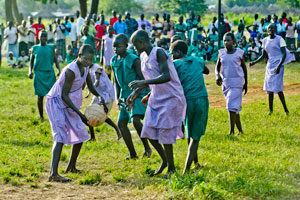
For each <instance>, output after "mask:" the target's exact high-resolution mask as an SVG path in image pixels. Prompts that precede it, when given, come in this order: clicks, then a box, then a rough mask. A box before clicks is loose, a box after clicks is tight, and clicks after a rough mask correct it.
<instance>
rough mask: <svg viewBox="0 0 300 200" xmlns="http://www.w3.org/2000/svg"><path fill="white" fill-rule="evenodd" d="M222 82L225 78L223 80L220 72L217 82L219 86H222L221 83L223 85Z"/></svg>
mask: <svg viewBox="0 0 300 200" xmlns="http://www.w3.org/2000/svg"><path fill="white" fill-rule="evenodd" d="M222 82H223V80H222V78H221V76H220V74H218V75H217V79H216V84H217V85H218V86H221V85H222Z"/></svg>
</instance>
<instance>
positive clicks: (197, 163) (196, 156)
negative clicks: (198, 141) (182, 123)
mask: <svg viewBox="0 0 300 200" xmlns="http://www.w3.org/2000/svg"><path fill="white" fill-rule="evenodd" d="M187 141H188V145H190V142H191V139H190V138H188V139H187ZM194 164H195V165H196V167H201V166H200V165H199V161H198V152H197V151H196V155H195V157H194Z"/></svg>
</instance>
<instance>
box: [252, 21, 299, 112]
mask: <svg viewBox="0 0 300 200" xmlns="http://www.w3.org/2000/svg"><path fill="white" fill-rule="evenodd" d="M275 32H276V25H275V24H270V25H269V27H268V34H269V37H266V38H264V39H263V42H262V48H263V53H262V55H261V56H260V57H259V58H258V59H257V60H255V61H253V62H250V63H249V66H250V67H251V66H253V65H255V64H256V63H258V62H260V61H261V60H262V59H264V58H265V57H266V56H267V57H268V63H267V66H266V74H265V82H264V90H265V91H267V93H268V95H269V110H270V112H269V114H272V113H273V99H274V93H277V94H278V96H279V99H280V101H281V103H282V105H283V108H284V111H285V113H286V114H287V115H288V114H289V110H288V109H287V106H286V103H285V98H284V94H283V74H284V65H285V64H287V63H289V62H291V61H294V60H295V57H294V56H293V55H292V54H291V53H290V52H289V50H288V49H287V48H286V43H285V41H284V39H283V38H282V37H281V36H279V35H275Z"/></svg>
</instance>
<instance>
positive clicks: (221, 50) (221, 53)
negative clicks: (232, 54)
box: [218, 48, 226, 56]
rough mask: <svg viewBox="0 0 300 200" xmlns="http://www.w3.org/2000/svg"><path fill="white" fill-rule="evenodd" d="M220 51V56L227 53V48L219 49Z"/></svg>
mask: <svg viewBox="0 0 300 200" xmlns="http://www.w3.org/2000/svg"><path fill="white" fill-rule="evenodd" d="M218 52H219V55H220V56H223V55H224V54H226V49H225V48H223V49H219V50H218Z"/></svg>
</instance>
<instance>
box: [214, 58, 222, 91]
mask: <svg viewBox="0 0 300 200" xmlns="http://www.w3.org/2000/svg"><path fill="white" fill-rule="evenodd" d="M220 71H221V60H220V58H218V61H217V64H216V68H215V74H216V83H217V85H218V86H221V85H222V82H223V80H222V78H221V76H220Z"/></svg>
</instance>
